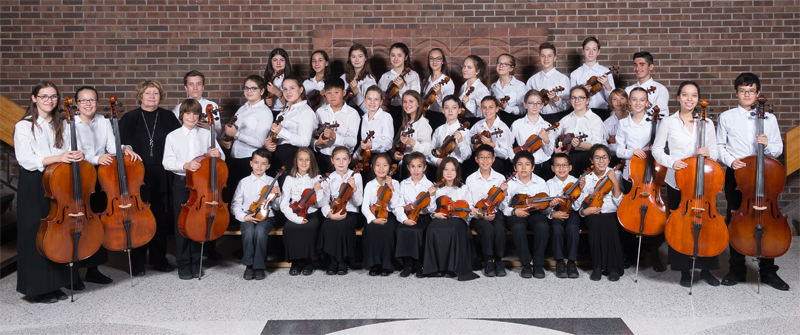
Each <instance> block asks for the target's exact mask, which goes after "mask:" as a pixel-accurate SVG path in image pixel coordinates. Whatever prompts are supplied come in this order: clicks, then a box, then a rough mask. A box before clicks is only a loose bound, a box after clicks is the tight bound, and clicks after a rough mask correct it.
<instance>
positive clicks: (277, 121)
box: [267, 115, 283, 143]
mask: <svg viewBox="0 0 800 335" xmlns="http://www.w3.org/2000/svg"><path fill="white" fill-rule="evenodd" d="M281 122H283V115H278V118H277V119H275V124H277V125H280V124H281ZM267 141H270V142H273V143H277V142H278V134H276V133H273V132H272V129H270V130H269V132H267Z"/></svg>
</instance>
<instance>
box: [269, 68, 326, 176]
mask: <svg viewBox="0 0 800 335" xmlns="http://www.w3.org/2000/svg"><path fill="white" fill-rule="evenodd" d="M283 95H284V98H285V99H286V103H287V106H286V108H284V109H283V111H281V112H280V114H278V116H277V117H276V118H275V122H274V123H273V124H272V126H270V132H272V134H273V135H275V139H276V141H274V142H273V141H271V140H270V139H269V136H268V137H267V139H266V140H265V141H264V146H265V147H266V148H267V150H269V151H270V152H271V153H272V157H273V158H274V160H275V165H273V166H272V171H270V172H271V173H275V172H277V169H279V168H280V167H286V170H289V171H291V170H292V167H293V164H294V158H295V154H296V153H297V150H298V149H299V148H305V147H308V146H309V144H311V136H313V133H314V124H315V122H312V121H311V120H316V115H315V113H314V110H312V109H311V107H309V106H308V100H306V92H305V89H303V86H302V85H300V78H298V77H295V76H287V77H286V78H285V79H283ZM281 116H283V122H281V123H280V124H278V123H277V121H278V118H280V117H281Z"/></svg>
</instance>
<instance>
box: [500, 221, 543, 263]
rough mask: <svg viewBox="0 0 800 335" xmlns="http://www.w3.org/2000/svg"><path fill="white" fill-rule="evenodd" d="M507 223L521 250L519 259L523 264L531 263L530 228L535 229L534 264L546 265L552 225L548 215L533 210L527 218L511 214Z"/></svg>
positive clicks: (518, 248)
mask: <svg viewBox="0 0 800 335" xmlns="http://www.w3.org/2000/svg"><path fill="white" fill-rule="evenodd" d="M506 224H508V228H509V229H510V230H511V237H512V239H513V240H514V245H515V246H516V248H517V252H519V261H520V262H521V263H522V266H526V265H530V264H531V251H530V249H529V248H528V230H533V266H535V267H540V266H544V250H545V247H547V238H548V233H549V232H550V227H549V225H548V224H547V217H545V216H544V215H543V214H542V213H540V212H538V211H537V212H533V213H531V215H528V217H526V218H521V217H518V216H509V217H507V218H506Z"/></svg>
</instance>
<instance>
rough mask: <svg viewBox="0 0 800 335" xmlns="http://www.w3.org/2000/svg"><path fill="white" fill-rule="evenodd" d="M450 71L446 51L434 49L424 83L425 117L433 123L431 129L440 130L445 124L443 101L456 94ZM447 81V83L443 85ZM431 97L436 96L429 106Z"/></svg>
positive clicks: (430, 55)
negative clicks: (446, 97)
mask: <svg viewBox="0 0 800 335" xmlns="http://www.w3.org/2000/svg"><path fill="white" fill-rule="evenodd" d="M449 72H450V71H449V70H448V67H447V58H446V57H445V56H444V51H442V49H440V48H433V49H431V51H429V52H428V78H427V79H425V81H424V82H422V88H423V89H422V91H421V92H419V93H420V94H425V96H423V97H422V98H423V99H422V100H423V111H424V114H425V117H426V118H428V120H429V121H430V122H431V127H433V128H434V129H435V128H439V126H441V125H443V124H444V122H445V118H444V114H441V112H442V99H443V98H444V97H445V96H448V95H451V94H453V93H455V89H456V85H455V84H454V83H453V80H452V78H450V73H449ZM444 81H446V82H445V83H442V82H444ZM430 95H435V97H434V99H433V103H431V104H430V105H428V103H429V102H431V101H430Z"/></svg>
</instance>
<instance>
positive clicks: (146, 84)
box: [133, 79, 166, 105]
mask: <svg viewBox="0 0 800 335" xmlns="http://www.w3.org/2000/svg"><path fill="white" fill-rule="evenodd" d="M150 87H155V88H157V89H158V102H159V103H162V102H164V99H165V98H166V94H164V87H163V86H161V83H160V82H158V80H153V79H147V80H145V81H143V82H141V83H139V85H136V89H135V90H134V91H133V93H134V95H136V103H137V104H139V105H141V104H142V95H144V91H145V90H146V89H148V88H150Z"/></svg>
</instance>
